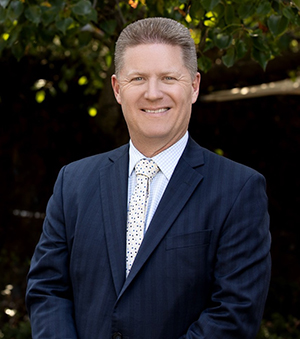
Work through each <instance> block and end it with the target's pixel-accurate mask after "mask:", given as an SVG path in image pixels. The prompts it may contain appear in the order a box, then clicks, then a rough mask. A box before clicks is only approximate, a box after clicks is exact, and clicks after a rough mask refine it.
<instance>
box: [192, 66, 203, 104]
mask: <svg viewBox="0 0 300 339" xmlns="http://www.w3.org/2000/svg"><path fill="white" fill-rule="evenodd" d="M200 81H201V75H200V73H199V72H197V74H196V76H195V79H194V81H193V82H192V87H193V97H192V103H195V102H196V100H197V98H198V95H199V89H200Z"/></svg>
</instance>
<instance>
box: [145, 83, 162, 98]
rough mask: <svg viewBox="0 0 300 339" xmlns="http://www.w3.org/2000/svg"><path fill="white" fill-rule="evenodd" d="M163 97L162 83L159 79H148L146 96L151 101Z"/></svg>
mask: <svg viewBox="0 0 300 339" xmlns="http://www.w3.org/2000/svg"><path fill="white" fill-rule="evenodd" d="M162 97H163V93H162V89H161V84H160V83H159V81H158V80H157V79H148V81H147V84H146V91H145V98H146V99H148V100H151V101H155V100H159V99H161V98H162Z"/></svg>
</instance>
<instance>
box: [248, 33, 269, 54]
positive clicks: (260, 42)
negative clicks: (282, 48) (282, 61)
mask: <svg viewBox="0 0 300 339" xmlns="http://www.w3.org/2000/svg"><path fill="white" fill-rule="evenodd" d="M252 42H253V46H254V47H255V48H256V49H257V50H259V51H261V52H264V53H269V52H270V49H269V47H268V45H267V44H266V42H265V40H264V39H263V38H261V37H260V36H253V37H252Z"/></svg>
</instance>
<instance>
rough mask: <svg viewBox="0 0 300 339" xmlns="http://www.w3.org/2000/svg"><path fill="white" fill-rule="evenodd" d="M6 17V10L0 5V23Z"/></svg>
mask: <svg viewBox="0 0 300 339" xmlns="http://www.w3.org/2000/svg"><path fill="white" fill-rule="evenodd" d="M5 19H6V10H5V9H4V8H3V7H2V6H0V24H2V23H3V22H4V21H5Z"/></svg>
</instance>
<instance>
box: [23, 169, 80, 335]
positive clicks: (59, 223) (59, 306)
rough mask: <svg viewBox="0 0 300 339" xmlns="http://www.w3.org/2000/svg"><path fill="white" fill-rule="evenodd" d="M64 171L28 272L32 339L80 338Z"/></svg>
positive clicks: (28, 301)
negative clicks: (75, 306) (77, 329)
mask: <svg viewBox="0 0 300 339" xmlns="http://www.w3.org/2000/svg"><path fill="white" fill-rule="evenodd" d="M63 172H64V169H62V170H61V172H60V174H59V176H58V179H57V182H56V184H55V187H54V192H53V195H52V197H51V198H50V200H49V202H48V206H47V213H46V215H47V216H46V218H45V221H44V225H43V232H42V235H41V238H40V240H39V243H38V245H37V247H36V249H35V252H34V255H33V258H32V261H31V267H30V270H29V273H28V284H27V291H26V306H27V309H28V312H29V316H30V322H31V327H32V338H33V339H39V338H43V339H50V338H53V339H54V338H65V339H75V338H77V334H76V328H75V322H74V309H73V301H72V288H71V283H70V278H69V245H68V242H67V236H66V228H65V218H64V213H63V195H62V183H63Z"/></svg>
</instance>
